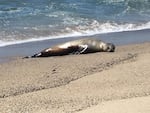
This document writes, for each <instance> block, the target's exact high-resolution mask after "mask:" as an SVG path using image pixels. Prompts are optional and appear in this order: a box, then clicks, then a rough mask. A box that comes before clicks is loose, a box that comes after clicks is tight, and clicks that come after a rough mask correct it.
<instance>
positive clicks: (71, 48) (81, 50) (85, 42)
mask: <svg viewBox="0 0 150 113" xmlns="http://www.w3.org/2000/svg"><path fill="white" fill-rule="evenodd" d="M114 51H115V45H114V44H112V43H105V42H103V41H101V40H98V39H89V38H88V39H87V38H85V39H79V40H74V41H70V42H66V43H63V44H60V45H57V46H53V47H50V48H47V49H44V50H43V51H41V52H39V53H37V54H34V55H33V56H27V57H25V58H36V57H49V56H61V55H68V54H86V53H94V52H114Z"/></svg>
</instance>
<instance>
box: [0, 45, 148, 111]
mask: <svg viewBox="0 0 150 113" xmlns="http://www.w3.org/2000/svg"><path fill="white" fill-rule="evenodd" d="M149 46H150V42H147V43H140V44H132V45H123V46H118V47H117V49H116V52H114V53H105V52H99V53H94V54H85V55H67V56H61V57H59V56H58V57H49V58H37V59H17V60H14V61H11V62H7V63H3V64H0V73H1V74H0V112H2V113H4V112H11V113H18V112H28V113H35V112H36V113H43V112H44V113H49V112H50V113H75V112H79V111H82V110H83V112H84V110H85V109H87V108H89V107H91V109H92V107H94V106H95V105H99V104H101V103H103V102H107V101H115V100H122V99H128V98H135V97H141V96H142V97H145V96H149V95H150V85H149V82H150V77H149V74H150V70H149V68H150V60H149V57H150V49H149ZM143 101H144V100H143ZM137 104H138V103H137ZM129 109H130V108H129ZM135 109H136V108H135ZM144 110H146V109H144Z"/></svg>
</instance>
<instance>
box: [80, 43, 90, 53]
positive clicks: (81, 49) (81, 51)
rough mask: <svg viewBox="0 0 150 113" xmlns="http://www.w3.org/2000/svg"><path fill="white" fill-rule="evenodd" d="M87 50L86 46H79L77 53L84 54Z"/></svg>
mask: <svg viewBox="0 0 150 113" xmlns="http://www.w3.org/2000/svg"><path fill="white" fill-rule="evenodd" d="M87 49H88V45H79V53H80V54H82V53H85V51H86V50H87Z"/></svg>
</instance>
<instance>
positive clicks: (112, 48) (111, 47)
mask: <svg viewBox="0 0 150 113" xmlns="http://www.w3.org/2000/svg"><path fill="white" fill-rule="evenodd" d="M107 46H108V47H107V52H114V51H115V45H114V44H112V43H107Z"/></svg>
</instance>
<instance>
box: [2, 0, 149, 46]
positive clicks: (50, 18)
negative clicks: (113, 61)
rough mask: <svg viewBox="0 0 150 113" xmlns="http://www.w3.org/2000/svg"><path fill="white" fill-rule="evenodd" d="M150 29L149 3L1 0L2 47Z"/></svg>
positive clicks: (139, 0) (142, 0) (143, 0)
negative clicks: (45, 40)
mask: <svg viewBox="0 0 150 113" xmlns="http://www.w3.org/2000/svg"><path fill="white" fill-rule="evenodd" d="M140 29H150V0H0V46H5V45H9V44H15V43H21V42H27V41H37V40H44V39H53V38H63V37H70V38H71V37H74V36H85V35H87V36H88V35H93V34H101V33H109V32H121V31H130V30H140Z"/></svg>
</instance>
